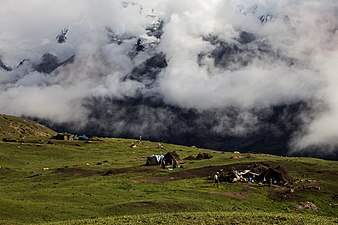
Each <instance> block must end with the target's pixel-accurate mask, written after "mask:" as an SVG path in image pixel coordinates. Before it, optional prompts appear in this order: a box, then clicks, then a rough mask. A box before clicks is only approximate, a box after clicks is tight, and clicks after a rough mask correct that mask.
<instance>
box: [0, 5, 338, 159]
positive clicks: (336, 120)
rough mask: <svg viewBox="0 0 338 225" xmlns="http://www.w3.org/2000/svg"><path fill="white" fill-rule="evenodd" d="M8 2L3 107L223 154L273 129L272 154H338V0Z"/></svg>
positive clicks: (1, 48) (0, 51) (1, 68)
mask: <svg viewBox="0 0 338 225" xmlns="http://www.w3.org/2000/svg"><path fill="white" fill-rule="evenodd" d="M0 5H1V8H0V18H1V19H0V60H1V61H0V113H1V114H11V115H17V116H24V117H29V118H34V119H37V120H40V121H44V122H45V123H46V124H47V125H50V126H52V127H53V126H55V127H60V126H61V127H62V126H67V129H69V130H71V131H74V132H89V133H92V134H96V135H105V136H126V137H137V136H138V135H142V136H148V137H150V138H154V139H155V140H169V141H170V140H173V141H175V142H179V143H182V144H192V143H194V142H196V141H198V140H200V144H201V145H202V147H216V148H218V149H220V150H231V148H232V147H230V146H235V145H237V146H238V145H239V144H238V143H239V142H241V140H250V141H251V142H254V139H256V138H257V137H259V138H262V135H263V136H264V135H265V134H270V133H272V134H273V135H274V137H273V138H275V139H273V138H272V139H273V141H272V142H273V145H274V146H275V145H276V143H275V142H276V140H277V142H278V141H279V142H280V148H278V149H274V148H271V149H270V150H269V152H272V153H276V154H278V153H279V152H278V151H280V149H281V148H283V149H284V148H285V150H283V153H282V154H296V155H297V154H300V155H301V154H307V155H314V156H325V157H334V155H336V156H337V154H338V150H337V149H338V148H337V146H338V128H337V127H338V91H337V90H338V82H337V75H338V65H337V62H336V61H337V59H338V31H337V30H338V22H337V21H338V2H337V1H335V0H326V1H319V0H310V1H300V0H288V1H282V0H277V1H268V0H263V1H261V0H260V1H246V0H242V1H235V0H226V1H221V0H212V1H208V2H206V1H203V0H198V1H196V0H195V1H193V0H180V1H178V0H156V1H155V0H135V1H120V0H109V1H108V0H107V1H100V0H91V1H83V0H59V1H45V0H31V1H29V2H28V1H23V0H11V1H4V0H0ZM62 31H66V34H65V35H64V37H65V39H64V40H61V39H58V38H57V37H59V36H58V35H60V34H62ZM262 130H263V131H264V132H265V133H264V132H263V133H261V132H262ZM260 133H261V134H260ZM170 137H172V138H170ZM231 137H232V138H231ZM207 138H208V139H210V141H206V142H208V143H209V142H211V140H214V141H215V143H216V142H217V144H215V145H213V144H210V145H205V146H203V141H204V140H206V139H207ZM241 138H244V139H241ZM267 138H268V137H267V136H266V137H265V138H263V139H264V140H265V139H267ZM263 139H262V140H263ZM234 140H235V141H234ZM282 142H283V143H282ZM222 146H223V147H222ZM225 146H228V147H225ZM250 146H251V145H250ZM250 146H246V147H250ZM251 147H252V146H251ZM285 151H286V152H285Z"/></svg>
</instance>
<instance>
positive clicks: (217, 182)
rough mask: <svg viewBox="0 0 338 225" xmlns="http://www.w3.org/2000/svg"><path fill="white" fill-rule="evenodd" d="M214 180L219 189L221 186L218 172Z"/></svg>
mask: <svg viewBox="0 0 338 225" xmlns="http://www.w3.org/2000/svg"><path fill="white" fill-rule="evenodd" d="M214 180H215V185H216V186H217V188H218V186H219V173H218V172H217V173H216V174H215V176H214Z"/></svg>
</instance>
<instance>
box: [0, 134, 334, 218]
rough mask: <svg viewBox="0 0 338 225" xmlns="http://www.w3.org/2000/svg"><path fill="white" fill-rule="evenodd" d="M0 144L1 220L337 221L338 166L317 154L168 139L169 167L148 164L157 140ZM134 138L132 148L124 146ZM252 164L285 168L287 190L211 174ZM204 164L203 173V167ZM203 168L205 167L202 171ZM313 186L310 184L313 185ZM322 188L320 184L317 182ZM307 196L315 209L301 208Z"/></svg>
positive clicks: (39, 140) (37, 139)
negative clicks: (217, 179) (241, 150)
mask: <svg viewBox="0 0 338 225" xmlns="http://www.w3.org/2000/svg"><path fill="white" fill-rule="evenodd" d="M31 140H34V141H27V140H26V141H21V142H13V143H7V142H0V166H1V168H0V182H1V185H0V224H169V223H171V224H337V223H338V219H337V217H338V199H337V198H338V197H337V195H338V193H337V192H338V188H337V187H338V164H337V162H336V161H329V160H321V159H314V158H296V157H277V156H273V155H264V154H240V155H241V156H243V157H240V158H239V159H233V158H232V157H233V156H238V154H234V153H222V152H218V151H212V150H205V149H199V148H196V147H186V146H178V145H172V144H166V143H164V144H163V145H164V153H166V152H167V151H176V152H177V153H178V155H179V156H180V158H181V159H184V158H185V157H187V156H190V155H193V156H195V155H197V154H198V153H204V152H206V153H211V154H212V155H213V158H211V159H205V160H184V164H182V165H183V168H177V169H174V170H172V171H169V170H167V169H162V168H160V167H159V166H144V164H145V162H146V156H148V155H152V154H159V153H160V149H159V148H158V143H155V142H149V141H141V142H140V141H138V140H130V139H119V138H99V139H95V140H94V141H91V142H84V141H56V140H52V141H50V140H49V137H35V138H31ZM132 143H134V144H135V145H136V148H132V147H130V146H131V144H132ZM249 162H266V163H269V164H270V165H271V166H272V167H274V166H278V165H282V166H283V167H284V168H285V169H286V170H287V171H288V172H289V174H290V175H291V176H293V177H294V178H295V179H296V182H295V183H294V185H293V186H292V188H293V189H294V190H295V191H294V192H293V193H291V192H289V190H290V187H280V186H276V185H273V186H272V187H270V186H268V185H259V184H256V183H253V184H248V183H240V182H238V183H225V182H224V183H223V182H222V183H221V184H220V187H219V188H217V187H216V186H215V185H214V183H213V180H212V176H213V174H214V173H215V172H216V171H215V170H214V169H215V168H221V167H223V166H228V165H232V164H233V165H235V164H239V163H249ZM203 168H210V169H209V170H208V171H207V172H205V170H203V171H204V172H203V173H202V172H199V171H200V169H203ZM201 171H202V170H201ZM314 187H316V188H314ZM318 187H319V189H318ZM305 202H311V203H313V204H314V205H315V206H316V209H313V208H299V207H298V206H299V205H300V204H302V203H305Z"/></svg>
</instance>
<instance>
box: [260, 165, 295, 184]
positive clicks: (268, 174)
mask: <svg viewBox="0 0 338 225" xmlns="http://www.w3.org/2000/svg"><path fill="white" fill-rule="evenodd" d="M257 180H258V181H262V182H270V181H271V183H272V184H283V185H284V184H287V183H290V182H292V181H293V178H292V177H291V176H290V175H289V174H288V173H287V172H286V171H285V170H284V169H283V168H282V167H280V166H279V167H276V168H268V169H267V170H265V171H263V172H262V173H261V174H260V175H259V177H258V178H257Z"/></svg>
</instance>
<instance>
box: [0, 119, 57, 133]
mask: <svg viewBox="0 0 338 225" xmlns="http://www.w3.org/2000/svg"><path fill="white" fill-rule="evenodd" d="M54 133H55V132H54V131H53V130H51V129H49V128H47V127H45V126H43V125H41V124H39V123H36V122H34V121H32V120H29V119H23V118H20V117H15V116H8V115H0V138H11V139H13V138H14V139H15V138H25V137H36V136H39V137H46V136H51V135H53V134H54Z"/></svg>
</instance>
